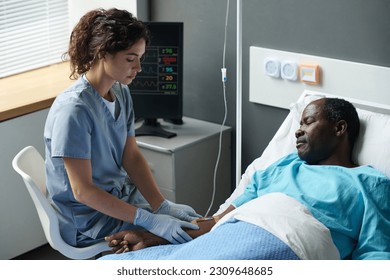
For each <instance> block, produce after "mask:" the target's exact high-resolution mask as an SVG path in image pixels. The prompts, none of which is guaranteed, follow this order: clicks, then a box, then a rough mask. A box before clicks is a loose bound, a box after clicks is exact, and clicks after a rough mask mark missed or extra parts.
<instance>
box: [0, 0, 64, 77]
mask: <svg viewBox="0 0 390 280" xmlns="http://www.w3.org/2000/svg"><path fill="white" fill-rule="evenodd" d="M69 34H70V30H69V11H68V1H67V0H28V1H26V0H0V78H3V77H6V76H9V75H13V74H16V73H20V72H24V71H28V70H32V69H36V68H39V67H43V66H46V65H50V64H53V63H57V62H60V61H62V60H61V57H62V54H63V53H64V52H65V51H66V50H67V47H68V40H69Z"/></svg>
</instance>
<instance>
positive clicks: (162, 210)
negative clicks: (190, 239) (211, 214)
mask: <svg viewBox="0 0 390 280" xmlns="http://www.w3.org/2000/svg"><path fill="white" fill-rule="evenodd" d="M153 213H155V214H164V215H169V216H172V217H175V218H178V219H179V220H183V221H187V222H191V221H192V220H195V219H198V218H200V217H202V216H201V215H199V214H197V213H196V212H195V210H194V209H192V207H190V206H188V205H184V204H176V203H173V202H170V201H168V200H164V202H163V203H161V205H160V207H158V209H157V210H156V211H154V212H153Z"/></svg>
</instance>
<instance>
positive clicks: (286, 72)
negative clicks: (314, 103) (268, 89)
mask: <svg viewBox="0 0 390 280" xmlns="http://www.w3.org/2000/svg"><path fill="white" fill-rule="evenodd" d="M280 73H281V76H282V78H283V79H286V80H290V81H296V80H297V79H298V64H297V63H296V62H294V61H283V62H282V66H281V67H280Z"/></svg>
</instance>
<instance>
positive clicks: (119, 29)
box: [64, 8, 150, 79]
mask: <svg viewBox="0 0 390 280" xmlns="http://www.w3.org/2000/svg"><path fill="white" fill-rule="evenodd" d="M140 39H144V40H145V43H146V45H149V44H150V33H149V30H148V29H147V27H146V25H145V24H144V23H143V22H142V21H140V20H138V19H137V18H136V17H134V16H133V15H132V14H131V13H130V12H128V11H125V10H118V9H115V8H113V9H109V10H104V9H96V10H92V11H90V12H88V13H86V14H85V15H84V16H83V17H81V19H80V21H79V22H78V24H77V25H76V26H75V28H74V29H73V31H72V33H71V35H70V41H69V49H68V51H67V52H66V53H65V54H64V57H65V56H69V59H70V67H71V74H70V78H71V79H77V78H78V77H79V76H80V75H81V74H83V73H85V72H87V71H88V70H89V69H90V68H91V66H92V65H93V63H94V62H95V61H96V60H97V59H100V58H103V57H104V56H105V54H106V53H109V54H115V53H117V52H119V51H122V50H126V49H129V48H130V47H131V46H132V45H134V44H135V43H136V42H138V41H139V40H140Z"/></svg>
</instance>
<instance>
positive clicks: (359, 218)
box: [233, 153, 390, 259]
mask: <svg viewBox="0 0 390 280" xmlns="http://www.w3.org/2000/svg"><path fill="white" fill-rule="evenodd" d="M273 192H282V193H285V194H286V195H288V196H290V197H292V198H294V199H296V200H297V201H299V202H301V203H302V204H303V205H305V206H306V207H307V208H308V210H309V211H310V212H311V213H312V214H313V216H314V217H315V218H316V219H317V220H319V221H320V222H321V223H323V224H324V225H325V226H326V227H328V228H329V230H330V232H331V235H332V239H333V242H334V243H335V245H336V247H337V248H338V250H339V252H340V256H341V258H346V257H348V256H349V257H351V256H352V258H353V259H390V235H389V234H388V233H389V232H390V180H389V179H388V178H387V177H386V176H385V175H383V174H382V173H380V172H379V171H377V170H376V169H374V168H372V167H370V166H359V167H356V168H345V167H341V166H336V165H309V164H307V163H305V162H304V161H302V160H301V159H300V158H299V157H298V155H297V154H296V153H292V154H290V155H288V156H286V157H284V158H282V159H281V160H279V161H277V162H276V163H274V164H272V165H271V166H269V167H268V168H267V169H265V170H262V171H257V172H256V173H255V174H254V175H253V177H252V180H251V183H250V184H249V185H248V186H247V187H246V189H245V191H244V193H243V194H242V195H241V196H239V197H237V198H236V199H235V200H234V201H233V205H234V206H236V207H239V206H240V205H242V204H244V203H246V202H248V201H250V200H252V199H254V198H256V197H259V196H262V195H264V194H268V193H273Z"/></svg>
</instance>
